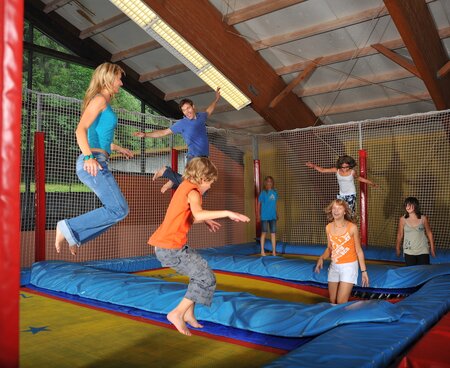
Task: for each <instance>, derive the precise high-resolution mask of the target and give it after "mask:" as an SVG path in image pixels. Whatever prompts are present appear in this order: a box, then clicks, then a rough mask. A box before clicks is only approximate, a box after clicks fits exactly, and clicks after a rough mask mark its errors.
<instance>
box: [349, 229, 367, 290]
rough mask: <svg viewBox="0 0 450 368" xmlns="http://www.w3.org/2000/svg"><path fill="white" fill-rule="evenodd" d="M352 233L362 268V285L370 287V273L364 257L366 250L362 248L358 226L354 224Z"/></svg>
mask: <svg viewBox="0 0 450 368" xmlns="http://www.w3.org/2000/svg"><path fill="white" fill-rule="evenodd" d="M350 235H351V236H353V239H354V241H355V250H356V255H357V257H358V262H359V268H360V269H361V285H362V287H368V286H369V275H368V274H367V266H366V261H365V259H364V252H363V250H362V248H361V241H360V239H359V230H358V226H356V225H355V224H353V226H352V228H351V230H350Z"/></svg>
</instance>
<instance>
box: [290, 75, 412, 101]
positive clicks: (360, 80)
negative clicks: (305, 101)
mask: <svg viewBox="0 0 450 368" xmlns="http://www.w3.org/2000/svg"><path fill="white" fill-rule="evenodd" d="M412 76H413V75H412V74H411V73H410V72H408V71H407V70H405V69H399V70H394V71H392V72H386V73H382V74H376V75H373V74H371V75H367V76H362V77H352V76H350V77H349V78H348V79H346V80H345V81H344V82H333V83H327V84H323V85H320V86H314V87H306V88H304V89H302V90H300V91H298V92H297V95H298V96H299V97H308V96H316V95H320V94H324V93H330V92H335V91H343V90H346V89H351V88H357V87H364V86H368V85H371V84H381V83H386V82H393V81H396V80H400V79H405V78H410V77H412Z"/></svg>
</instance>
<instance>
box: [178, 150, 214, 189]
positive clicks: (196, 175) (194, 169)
mask: <svg viewBox="0 0 450 368" xmlns="http://www.w3.org/2000/svg"><path fill="white" fill-rule="evenodd" d="M218 177H219V172H218V170H217V167H216V165H214V164H213V163H212V162H211V161H210V160H209V158H206V157H195V158H193V159H192V160H191V161H189V163H188V164H187V165H186V169H185V170H184V174H183V179H186V180H189V181H190V182H192V183H195V184H201V183H202V180H204V181H216V180H217V178H218Z"/></svg>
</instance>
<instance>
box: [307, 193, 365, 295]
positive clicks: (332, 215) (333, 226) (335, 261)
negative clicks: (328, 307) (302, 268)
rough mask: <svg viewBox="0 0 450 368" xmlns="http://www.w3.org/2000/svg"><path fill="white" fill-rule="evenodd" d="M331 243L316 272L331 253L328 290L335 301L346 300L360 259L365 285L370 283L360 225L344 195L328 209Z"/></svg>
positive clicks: (329, 238)
mask: <svg viewBox="0 0 450 368" xmlns="http://www.w3.org/2000/svg"><path fill="white" fill-rule="evenodd" d="M326 213H327V217H328V221H329V222H330V223H329V224H328V225H327V227H326V232H327V239H328V246H327V248H326V249H325V251H324V252H323V254H322V255H321V256H320V257H319V259H318V260H317V264H316V269H315V271H316V272H318V273H319V272H320V270H321V269H322V268H323V261H324V259H326V258H328V257H330V256H331V265H330V268H329V270H328V291H329V294H330V302H331V303H333V304H341V303H346V302H347V301H348V299H349V298H350V294H351V292H352V289H353V285H354V284H356V282H357V279H358V263H359V267H360V268H361V280H362V286H363V287H367V286H369V276H368V275H367V268H366V263H365V260H364V253H363V250H362V248H361V243H360V240H359V230H358V226H356V224H355V223H354V219H353V216H352V212H351V210H350V208H349V206H348V204H347V202H345V201H344V200H342V199H335V200H334V201H332V202H331V203H330V205H329V206H328V207H327V209H326Z"/></svg>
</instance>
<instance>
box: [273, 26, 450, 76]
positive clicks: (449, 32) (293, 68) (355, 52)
mask: <svg viewBox="0 0 450 368" xmlns="http://www.w3.org/2000/svg"><path fill="white" fill-rule="evenodd" d="M438 32H439V37H440V38H441V39H444V38H448V37H450V27H443V28H441V29H439V30H438ZM383 45H384V46H385V47H387V48H389V49H391V50H394V49H400V48H402V47H405V43H404V42H403V40H402V39H401V38H398V39H395V40H391V41H386V42H383ZM376 53H377V51H376V50H375V49H374V48H373V47H371V46H367V47H363V48H361V49H357V48H355V49H352V50H348V51H344V52H339V53H336V54H331V55H325V56H324V57H323V58H322V60H321V61H320V65H321V66H325V65H330V64H335V63H340V62H343V61H348V60H352V59H355V58H360V57H363V56H369V55H374V54H376ZM310 62H311V60H304V61H301V62H300V63H295V64H291V65H286V66H283V67H280V68H277V69H276V70H275V71H276V72H277V74H278V75H284V74H289V73H295V72H298V71H300V70H303V69H305V68H306V66H307V65H308V64H309V63H310ZM441 65H443V64H441Z"/></svg>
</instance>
